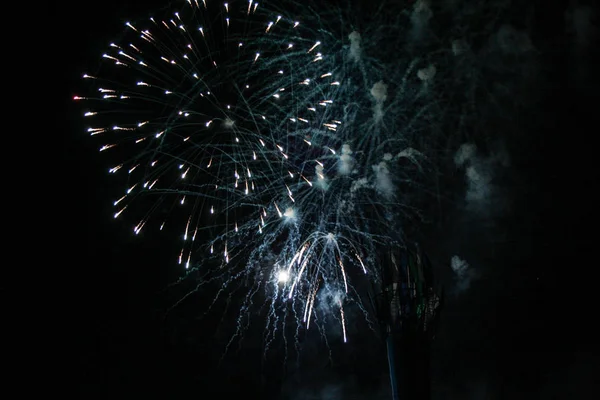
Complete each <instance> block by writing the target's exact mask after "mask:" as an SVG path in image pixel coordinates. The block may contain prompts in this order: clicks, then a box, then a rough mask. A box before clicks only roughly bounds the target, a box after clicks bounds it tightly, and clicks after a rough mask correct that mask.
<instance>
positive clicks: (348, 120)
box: [75, 0, 467, 341]
mask: <svg viewBox="0 0 600 400" xmlns="http://www.w3.org/2000/svg"><path fill="white" fill-rule="evenodd" d="M284 3H285V2H284ZM399 7H400V8H401V10H402V12H400V13H398V14H397V16H398V17H397V19H394V20H388V21H387V22H386V21H385V19H382V20H381V23H378V24H374V25H370V26H371V28H365V29H364V30H362V31H359V30H358V29H357V28H355V27H354V26H353V24H352V23H351V22H341V23H339V24H338V22H339V20H340V19H341V18H342V17H343V13H340V12H336V11H335V10H332V11H324V10H322V9H317V8H315V9H313V8H310V7H308V6H306V5H303V4H294V3H290V4H289V8H285V7H282V8H281V9H278V8H277V7H274V6H272V5H269V4H266V5H263V4H262V3H261V4H260V5H259V4H258V3H256V2H254V1H253V0H249V1H230V2H228V3H222V2H216V1H211V0H188V1H179V2H174V3H173V4H172V5H170V6H169V7H167V8H165V9H163V10H162V11H160V12H158V13H156V14H154V15H153V16H152V17H150V18H148V19H144V20H141V21H137V22H127V23H126V27H125V28H126V31H125V33H124V35H123V36H122V37H121V38H120V40H119V41H116V42H114V43H111V44H110V46H109V47H108V49H107V50H106V52H105V53H104V54H103V55H102V64H101V68H100V69H99V70H98V71H97V72H95V73H87V74H85V75H84V76H83V78H84V79H85V80H86V81H87V83H88V84H89V86H88V87H89V88H90V89H89V90H88V92H87V93H88V94H82V95H81V96H77V97H76V98H75V99H76V100H78V101H80V102H81V103H82V104H84V105H85V106H86V107H87V108H86V110H85V116H86V118H88V120H89V124H90V127H89V129H88V132H89V134H90V135H92V136H95V137H98V138H101V139H102V140H103V142H102V144H101V145H100V147H99V149H100V151H102V152H107V153H114V154H113V155H112V156H110V157H111V159H119V160H121V161H119V162H118V163H117V164H116V165H112V166H110V169H109V172H110V173H111V174H115V175H121V177H122V179H123V181H124V182H127V183H126V185H125V190H124V193H123V194H122V196H119V197H118V198H117V199H115V201H114V206H115V212H114V217H115V218H129V219H135V222H134V227H133V232H134V233H135V234H136V235H137V234H140V233H141V232H142V231H147V230H163V229H171V230H176V231H179V232H180V234H181V241H182V246H181V250H180V251H179V254H178V255H174V258H175V257H177V262H178V265H179V266H180V268H181V269H182V271H183V272H184V273H185V271H187V272H188V273H189V272H191V271H196V272H200V275H201V276H202V278H201V281H214V280H219V281H221V282H222V283H223V286H224V287H229V288H231V287H235V286H236V285H245V284H246V283H247V282H252V285H251V289H250V290H247V294H246V295H245V298H244V307H248V306H249V305H250V304H252V303H253V302H254V298H255V297H257V296H265V297H266V298H267V301H266V302H265V301H264V299H263V300H261V301H260V303H261V304H269V309H270V311H269V317H268V318H267V325H268V327H271V328H272V327H276V324H277V323H278V321H280V318H279V317H278V316H277V310H278V309H279V307H280V306H281V305H286V307H287V308H286V310H292V312H289V313H288V312H287V311H286V316H287V315H289V316H291V318H293V319H294V321H295V322H296V323H297V324H298V325H304V326H305V327H307V328H309V327H310V325H311V321H315V318H316V317H315V316H316V313H318V312H321V313H323V318H321V319H320V320H319V321H320V322H318V323H321V324H324V323H325V321H327V320H328V319H327V318H328V317H327V315H331V316H333V319H334V320H335V321H336V322H337V326H339V327H340V328H341V332H342V333H343V340H344V341H345V340H346V326H345V321H346V317H345V314H344V306H345V305H346V304H349V303H350V302H352V303H353V304H357V305H358V306H359V308H360V309H361V310H362V311H363V312H364V313H365V315H366V314H367V311H366V309H365V307H364V306H363V305H362V302H361V300H360V297H361V296H360V294H359V293H358V291H357V290H356V283H357V282H360V281H361V280H363V281H368V282H370V283H373V284H377V283H378V282H379V274H378V269H377V268H376V251H377V248H378V246H380V245H389V244H390V243H396V242H398V241H400V240H401V238H402V231H403V224H404V223H405V222H406V221H410V220H411V219H412V218H413V217H415V216H416V215H418V211H416V210H417V208H418V207H417V205H416V204H415V201H414V196H415V193H419V190H421V189H420V188H419V176H424V175H425V165H426V164H427V162H428V160H429V162H431V159H432V157H433V156H434V155H433V152H430V150H431V149H436V143H437V142H438V141H439V135H438V133H436V132H439V130H440V129H439V124H441V122H440V118H441V116H442V115H447V114H450V113H449V112H447V110H448V109H445V112H443V111H442V110H443V107H442V106H441V104H442V103H443V101H442V100H444V96H445V94H444V93H445V92H444V90H443V87H442V86H441V85H439V86H438V84H437V83H436V82H438V81H439V79H440V75H442V78H443V79H442V80H443V81H445V82H448V81H449V80H448V79H447V78H448V72H444V71H442V72H440V66H446V65H448V64H449V62H450V61H448V60H450V59H453V57H454V58H455V57H456V56H457V54H458V53H460V51H459V50H460V49H462V47H461V48H460V49H459V50H456V51H454V52H453V51H452V50H451V46H450V45H449V44H447V45H448V46H447V49H446V50H445V51H440V46H441V44H440V43H439V38H437V37H435V36H433V35H432V34H431V33H430V32H429V29H428V21H429V19H430V18H431V16H432V12H431V9H430V8H429V3H428V2H427V1H417V2H414V4H413V3H412V2H411V3H410V4H409V5H405V6H399ZM292 11H295V12H296V14H293V13H292ZM392 14H393V13H392ZM373 15H374V16H375V17H374V18H378V17H377V16H380V15H388V16H389V15H390V13H389V10H387V9H385V8H382V9H380V10H378V12H377V13H374V14H373ZM394 15H396V14H394ZM398 19H402V21H399V20H398ZM374 26H376V27H375V28H373V27H374ZM459 44H460V43H459ZM445 45H446V44H444V46H445ZM457 46H458V45H457ZM400 49H401V50H400ZM463 50H464V49H463ZM463 52H467V50H464V51H463ZM384 60H385V62H384ZM454 78H456V77H454ZM445 100H446V102H447V103H450V102H451V101H448V98H446V99H445ZM436 135H438V136H436ZM428 152H429V153H431V154H429V153H428ZM415 188H416V189H415ZM126 216H127V217H126ZM200 285H202V282H201V283H200ZM219 293H222V291H219ZM215 300H216V299H215ZM319 302H321V303H320V306H316V304H318V303H319ZM238 328H239V329H242V327H241V325H240V326H238Z"/></svg>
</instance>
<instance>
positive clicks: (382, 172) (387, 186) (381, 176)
mask: <svg viewBox="0 0 600 400" xmlns="http://www.w3.org/2000/svg"><path fill="white" fill-rule="evenodd" d="M391 159H392V155H391V154H389V153H386V154H384V156H383V161H381V162H380V163H379V164H377V165H374V166H373V171H374V172H375V188H376V189H377V191H378V192H379V193H381V194H382V195H384V196H385V197H386V198H387V199H391V198H392V197H394V193H395V190H396V188H395V187H394V184H393V183H392V178H391V176H390V170H389V168H388V164H387V162H386V161H390V160H391Z"/></svg>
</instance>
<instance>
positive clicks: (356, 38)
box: [348, 31, 361, 62]
mask: <svg viewBox="0 0 600 400" xmlns="http://www.w3.org/2000/svg"><path fill="white" fill-rule="evenodd" d="M348 39H350V57H352V59H353V60H354V61H355V62H358V61H360V56H361V49H360V33H358V32H356V31H353V32H352V33H350V34H349V35H348Z"/></svg>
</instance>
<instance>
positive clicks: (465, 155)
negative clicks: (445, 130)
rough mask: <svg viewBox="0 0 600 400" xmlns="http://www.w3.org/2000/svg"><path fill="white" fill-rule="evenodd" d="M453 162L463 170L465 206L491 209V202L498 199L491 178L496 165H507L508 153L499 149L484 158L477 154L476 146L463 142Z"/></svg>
mask: <svg viewBox="0 0 600 400" xmlns="http://www.w3.org/2000/svg"><path fill="white" fill-rule="evenodd" d="M454 164H455V165H456V166H457V167H459V168H464V171H465V180H466V183H467V187H466V192H465V201H466V205H467V208H468V209H470V210H471V211H479V212H482V211H486V212H488V211H491V210H490V208H491V206H492V205H494V204H493V202H494V201H497V200H499V199H498V197H499V195H498V188H497V187H496V186H495V185H494V183H493V179H494V177H495V175H496V172H497V169H498V167H500V166H501V167H508V166H509V164H510V160H509V158H508V154H507V153H506V152H505V151H499V152H496V153H493V154H492V155H491V156H490V157H487V158H485V157H482V156H480V155H479V154H478V152H477V146H475V145H474V144H471V143H465V144H463V145H462V146H460V148H459V149H458V150H457V151H456V153H455V154H454ZM495 205H498V204H495Z"/></svg>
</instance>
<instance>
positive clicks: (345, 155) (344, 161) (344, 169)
mask: <svg viewBox="0 0 600 400" xmlns="http://www.w3.org/2000/svg"><path fill="white" fill-rule="evenodd" d="M352 168H354V157H352V150H351V149H350V145H348V144H344V145H343V146H342V155H341V156H340V161H339V162H338V173H339V174H340V175H348V174H350V173H351V172H352Z"/></svg>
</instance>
